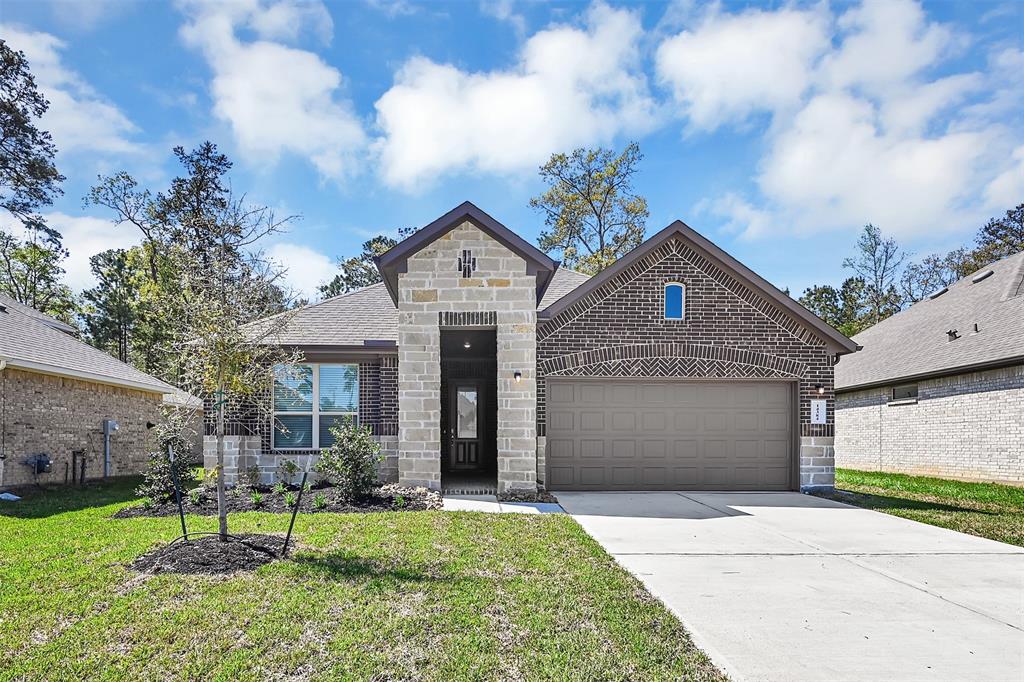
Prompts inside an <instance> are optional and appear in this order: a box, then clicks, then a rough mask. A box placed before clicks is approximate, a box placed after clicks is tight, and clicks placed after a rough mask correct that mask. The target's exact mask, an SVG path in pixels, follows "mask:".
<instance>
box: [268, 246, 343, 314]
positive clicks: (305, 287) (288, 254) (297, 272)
mask: <svg viewBox="0 0 1024 682" xmlns="http://www.w3.org/2000/svg"><path fill="white" fill-rule="evenodd" d="M267 257H268V258H269V259H270V260H271V261H273V262H274V263H276V264H277V265H278V266H279V267H282V268H285V269H286V270H287V272H286V273H285V275H284V277H283V279H284V282H285V283H286V284H287V286H289V287H291V288H292V289H294V290H295V291H296V292H298V293H299V294H300V295H301V296H303V297H305V298H307V299H309V300H311V301H313V300H316V299H317V298H319V296H320V295H319V293H318V292H317V290H316V288H317V287H318V286H320V285H321V284H323V283H324V282H327V281H329V280H330V279H331V278H332V277H334V275H335V274H336V273H337V271H338V266H337V265H336V264H335V263H334V261H333V260H332V259H330V258H328V257H327V256H325V255H324V254H322V253H320V252H319V251H316V250H315V249H311V248H309V247H308V246H301V245H299V244H289V243H287V242H280V243H277V244H274V245H273V246H271V247H270V248H269V249H267Z"/></svg>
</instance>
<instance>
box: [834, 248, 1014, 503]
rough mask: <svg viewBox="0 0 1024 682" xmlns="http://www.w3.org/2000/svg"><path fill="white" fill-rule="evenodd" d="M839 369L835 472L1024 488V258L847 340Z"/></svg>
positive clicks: (995, 265)
mask: <svg viewBox="0 0 1024 682" xmlns="http://www.w3.org/2000/svg"><path fill="white" fill-rule="evenodd" d="M853 340H854V341H856V342H857V343H858V344H860V345H862V346H863V350H861V351H860V352H858V353H856V354H854V355H851V356H846V357H843V359H842V360H841V361H840V363H839V365H838V366H837V367H836V391H837V395H836V463H837V464H838V465H839V466H842V467H849V468H851V469H862V470H870V471H894V472H903V473H909V474H921V475H932V476H940V477H944V478H961V479H968V480H982V481H1002V482H1008V483H1024V252H1022V253H1018V254H1016V255H1014V256H1010V257H1009V258H1005V259H1003V260H1001V261H998V262H996V263H992V264H991V265H988V266H986V267H984V268H982V269H981V270H979V271H978V272H976V273H974V274H973V275H970V276H968V277H964V278H963V279H961V280H960V281H958V282H956V283H955V284H953V285H952V286H950V287H948V288H945V289H942V290H940V291H937V292H935V293H933V294H932V295H931V296H930V297H928V298H926V299H925V300H923V301H921V302H919V303H916V304H914V305H912V306H911V307H910V308H908V309H907V310H904V311H902V312H900V313H898V314H896V315H893V316H892V317H890V318H888V319H886V320H884V321H882V322H880V323H879V324H876V325H875V326H873V327H871V328H870V329H867V330H865V331H863V332H862V333H860V334H858V335H857V336H855V337H854V339H853Z"/></svg>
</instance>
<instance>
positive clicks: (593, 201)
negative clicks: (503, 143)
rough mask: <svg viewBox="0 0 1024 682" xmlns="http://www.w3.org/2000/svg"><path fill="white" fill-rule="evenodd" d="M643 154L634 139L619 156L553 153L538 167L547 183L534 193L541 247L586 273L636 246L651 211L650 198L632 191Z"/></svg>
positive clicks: (596, 152) (532, 202) (588, 151)
mask: <svg viewBox="0 0 1024 682" xmlns="http://www.w3.org/2000/svg"><path fill="white" fill-rule="evenodd" d="M642 159H643V155H642V154H641V153H640V146H639V145H638V144H637V143H635V142H632V143H630V144H629V145H628V146H627V147H626V149H625V150H624V151H623V152H622V153H621V154H619V155H617V156H616V154H615V152H614V151H612V150H609V149H601V148H598V149H576V150H574V151H573V152H572V153H571V154H569V155H566V154H554V155H553V156H552V157H551V159H550V160H549V161H548V162H547V163H545V164H544V165H543V166H541V167H540V177H541V179H542V180H543V181H544V182H545V183H546V184H547V185H548V189H547V190H546V191H545V192H544V193H543V194H541V195H540V196H537V197H534V198H532V199H530V206H531V207H532V208H534V209H535V210H537V211H539V212H541V213H543V214H544V224H545V225H546V226H547V229H546V230H545V231H543V232H541V234H540V238H539V239H538V243H539V244H540V248H541V249H543V250H544V251H547V252H548V253H553V254H555V255H557V256H559V257H560V258H561V260H562V262H563V263H564V264H565V265H566V266H567V267H570V268H576V269H578V270H580V271H582V272H586V273H588V274H595V273H597V272H600V271H601V270H603V269H605V268H606V267H608V266H609V265H611V264H612V263H614V262H615V261H616V260H618V259H619V258H620V257H621V256H622V255H623V254H625V253H628V252H629V251H631V250H633V249H634V248H636V247H637V246H638V245H639V244H640V242H642V241H643V239H644V228H645V223H646V221H647V217H648V216H649V215H650V213H649V212H648V210H647V200H646V199H644V198H643V197H641V196H638V195H637V194H635V193H634V191H633V176H634V175H635V174H636V173H637V171H638V166H639V164H640V161H641V160H642Z"/></svg>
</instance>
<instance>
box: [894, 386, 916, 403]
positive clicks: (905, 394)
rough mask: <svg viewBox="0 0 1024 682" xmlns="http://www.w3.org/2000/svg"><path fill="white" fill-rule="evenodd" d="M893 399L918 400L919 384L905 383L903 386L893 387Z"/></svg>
mask: <svg viewBox="0 0 1024 682" xmlns="http://www.w3.org/2000/svg"><path fill="white" fill-rule="evenodd" d="M892 399H893V400H916V399H917V384H903V385H902V386H893V387H892Z"/></svg>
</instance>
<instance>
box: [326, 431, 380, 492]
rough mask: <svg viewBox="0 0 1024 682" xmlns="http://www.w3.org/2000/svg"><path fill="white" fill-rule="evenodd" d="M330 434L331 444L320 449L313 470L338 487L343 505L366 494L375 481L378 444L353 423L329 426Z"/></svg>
mask: <svg viewBox="0 0 1024 682" xmlns="http://www.w3.org/2000/svg"><path fill="white" fill-rule="evenodd" d="M331 435H332V436H333V437H334V444H333V445H331V447H329V448H327V449H326V450H321V452H320V460H319V461H318V462H317V464H316V470H317V471H319V472H320V473H321V474H323V475H324V476H325V477H326V478H327V479H328V480H329V481H330V482H331V483H333V484H334V485H335V486H337V490H338V493H339V494H340V495H341V498H342V499H343V500H344V501H346V502H351V501H353V500H356V499H358V498H360V497H363V496H365V495H367V494H369V492H370V490H371V489H372V488H373V485H374V483H375V482H376V481H377V464H378V462H380V460H381V456H380V443H378V442H377V441H375V440H374V439H373V435H372V434H371V433H370V429H368V428H366V427H364V426H355V425H353V424H342V425H340V426H332V427H331Z"/></svg>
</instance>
